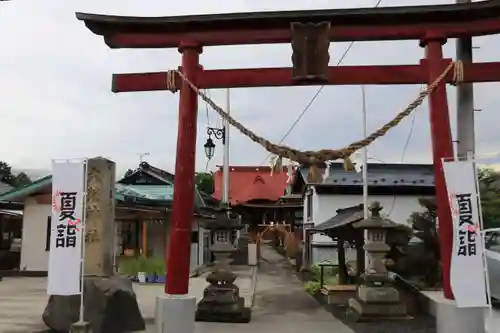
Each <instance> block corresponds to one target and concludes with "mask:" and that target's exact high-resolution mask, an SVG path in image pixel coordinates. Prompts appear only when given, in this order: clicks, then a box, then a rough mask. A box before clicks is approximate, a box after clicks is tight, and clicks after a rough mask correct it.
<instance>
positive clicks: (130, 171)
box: [123, 169, 134, 178]
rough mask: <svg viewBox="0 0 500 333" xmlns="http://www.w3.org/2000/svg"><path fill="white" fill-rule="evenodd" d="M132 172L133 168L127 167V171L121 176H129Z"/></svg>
mask: <svg viewBox="0 0 500 333" xmlns="http://www.w3.org/2000/svg"><path fill="white" fill-rule="evenodd" d="M133 173H134V170H132V169H127V171H125V174H124V175H123V178H126V177H128V176H130V175H131V174H133Z"/></svg>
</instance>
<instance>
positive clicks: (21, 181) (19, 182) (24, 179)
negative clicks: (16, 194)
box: [14, 172, 32, 187]
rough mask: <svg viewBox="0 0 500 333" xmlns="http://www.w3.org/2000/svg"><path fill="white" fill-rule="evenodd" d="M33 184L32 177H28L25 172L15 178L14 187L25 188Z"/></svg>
mask: <svg viewBox="0 0 500 333" xmlns="http://www.w3.org/2000/svg"><path fill="white" fill-rule="evenodd" d="M31 183H32V181H31V179H30V177H28V175H27V174H26V173H24V172H20V173H18V174H17V176H15V178H14V184H15V186H14V187H23V186H26V185H29V184H31Z"/></svg>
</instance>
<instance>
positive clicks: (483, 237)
mask: <svg viewBox="0 0 500 333" xmlns="http://www.w3.org/2000/svg"><path fill="white" fill-rule="evenodd" d="M467 160H472V163H473V165H474V181H475V183H476V197H477V203H478V210H479V226H480V232H479V235H480V236H481V243H482V252H483V253H481V255H482V257H483V270H484V277H485V281H484V282H485V284H486V302H487V304H488V313H487V315H486V316H485V317H486V318H485V329H486V328H488V327H487V326H491V325H488V324H490V323H489V322H491V321H492V320H493V316H494V314H493V307H492V304H491V286H490V276H489V273H488V260H487V258H486V230H485V229H484V225H483V208H482V207H481V191H480V187H479V177H478V175H477V164H476V159H475V157H474V154H473V153H472V152H467ZM489 328H491V327H489Z"/></svg>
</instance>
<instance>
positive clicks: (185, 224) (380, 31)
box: [76, 1, 500, 299]
mask: <svg viewBox="0 0 500 333" xmlns="http://www.w3.org/2000/svg"><path fill="white" fill-rule="evenodd" d="M499 12H500V2H499V1H482V2H477V3H473V4H460V5H436V6H412V7H385V8H376V9H368V8H362V9H361V8H359V9H336V10H312V11H293V12H263V13H234V14H220V15H192V16H181V17H158V18H143V17H116V16H106V15H94V14H86V13H77V14H76V16H77V18H78V19H79V20H82V21H84V22H85V25H86V26H87V27H88V28H89V29H90V30H91V31H92V32H93V33H95V34H97V35H101V36H103V37H104V41H105V43H106V44H107V45H108V46H109V47H111V48H178V50H179V52H180V53H181V54H182V63H181V66H180V67H179V69H178V70H177V69H176V70H171V71H167V72H157V73H136V74H114V75H113V84H112V91H113V92H132V91H153V90H170V91H172V92H175V91H180V97H179V125H178V126H179V127H178V137H177V159H176V168H175V188H176V191H175V193H174V202H173V213H172V223H173V229H172V233H171V240H170V242H169V246H170V248H169V253H170V259H169V261H168V273H167V274H168V277H169V278H168V279H167V284H166V287H165V292H166V293H167V294H177V295H184V294H187V292H188V280H189V251H190V235H191V234H190V228H191V219H192V212H193V203H194V173H195V148H196V147H195V145H196V122H197V107H198V96H200V97H201V98H202V99H203V100H205V101H206V102H207V103H208V104H209V105H210V106H211V107H212V108H213V109H214V110H215V111H216V112H218V113H219V114H220V115H221V116H222V117H223V118H225V119H227V120H228V121H229V123H231V124H232V125H233V126H235V127H236V128H237V129H238V130H240V131H241V132H242V133H243V134H245V135H247V136H248V137H249V138H250V139H251V140H253V141H255V142H257V143H259V144H261V145H262V146H263V147H264V148H265V149H266V150H268V151H269V152H271V153H273V154H275V155H277V156H279V159H278V161H279V160H280V159H281V158H287V159H290V160H292V161H295V162H297V163H300V164H306V165H309V166H311V167H312V168H311V169H312V170H313V172H312V174H311V175H310V176H311V177H318V176H319V175H320V169H321V167H322V165H323V164H324V162H327V161H330V160H336V159H343V160H344V161H345V164H346V167H350V160H349V157H350V156H351V155H352V154H353V153H354V152H355V151H357V150H359V149H361V148H362V147H364V146H366V145H368V144H370V143H371V142H373V141H374V140H376V139H377V138H379V137H381V136H383V135H384V134H385V133H386V132H387V131H389V130H390V129H391V128H392V127H394V126H396V125H397V124H398V123H399V122H400V121H401V120H403V119H404V118H405V117H406V116H408V115H409V114H410V113H411V112H412V111H413V110H414V109H416V108H417V107H418V106H419V105H420V104H421V103H422V102H423V100H424V99H425V98H426V97H427V96H428V97H429V106H430V126H431V136H432V152H433V161H434V166H435V184H436V197H437V205H438V218H439V230H440V236H441V253H442V255H441V256H442V262H443V282H444V294H445V296H446V297H447V298H449V299H451V298H452V297H453V295H452V292H451V288H450V282H449V281H450V279H449V277H450V261H451V249H452V235H453V231H452V222H451V215H450V208H449V203H448V195H447V193H446V187H445V182H444V176H443V172H442V169H441V159H442V158H450V157H453V146H452V135H451V130H450V121H449V110H448V103H447V97H446V84H448V83H460V82H493V81H500V62H491V63H461V62H454V61H453V60H452V59H445V58H443V50H442V45H443V44H444V43H446V41H447V39H449V38H460V37H470V36H481V35H490V34H498V33H500V20H499V14H498V13H499ZM465 18H467V19H465ZM375 40H416V41H419V43H420V46H421V47H423V48H424V49H425V57H424V58H423V59H422V60H421V61H420V63H419V64H409V65H386V66H339V67H332V66H329V64H328V62H329V58H330V57H329V54H328V47H329V45H330V43H331V42H340V41H375ZM272 43H290V44H291V47H292V52H291V56H292V65H293V66H292V67H290V68H259V69H251V68H243V69H230V70H205V69H203V67H202V66H201V65H200V63H199V55H200V53H201V52H202V50H203V47H205V46H220V45H244V44H272ZM370 84H378V85H380V84H389V85H393V84H427V85H428V86H427V89H426V90H424V91H422V92H421V93H420V94H419V96H418V97H417V98H416V99H415V101H414V102H413V103H411V104H410V105H409V106H408V107H407V108H406V109H405V110H404V111H403V112H401V113H399V114H397V115H396V116H395V118H394V119H392V120H390V121H388V122H387V124H386V125H385V126H383V127H382V128H380V129H379V130H377V131H375V132H374V133H372V134H371V135H369V136H368V137H367V138H365V139H364V140H361V141H358V142H354V143H353V144H351V145H349V146H347V147H344V148H342V149H337V150H331V149H325V150H321V151H317V152H313V151H299V150H296V149H292V148H289V147H286V146H279V145H274V144H272V143H271V142H269V141H267V140H266V139H264V138H261V137H259V136H258V135H256V134H255V133H253V132H252V131H250V130H249V129H247V128H246V127H244V126H243V125H242V124H240V123H238V122H237V121H236V120H235V119H233V118H231V117H230V116H229V115H228V114H227V113H225V112H224V111H223V110H222V109H221V108H220V107H218V106H217V105H216V104H215V103H214V102H213V101H212V100H211V99H210V98H208V97H207V96H206V95H205V94H203V93H202V89H219V88H237V87H240V88H250V87H271V86H274V87H278V86H297V85H370ZM174 273H175V274H174Z"/></svg>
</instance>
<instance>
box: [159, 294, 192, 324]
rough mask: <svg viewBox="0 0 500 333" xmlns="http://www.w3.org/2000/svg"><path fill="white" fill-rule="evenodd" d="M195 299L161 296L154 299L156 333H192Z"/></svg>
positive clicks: (185, 296) (184, 296)
mask: <svg viewBox="0 0 500 333" xmlns="http://www.w3.org/2000/svg"><path fill="white" fill-rule="evenodd" d="M195 311H196V297H193V296H189V295H161V296H158V297H157V298H156V314H155V324H156V333H194V315H195Z"/></svg>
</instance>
